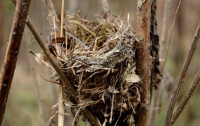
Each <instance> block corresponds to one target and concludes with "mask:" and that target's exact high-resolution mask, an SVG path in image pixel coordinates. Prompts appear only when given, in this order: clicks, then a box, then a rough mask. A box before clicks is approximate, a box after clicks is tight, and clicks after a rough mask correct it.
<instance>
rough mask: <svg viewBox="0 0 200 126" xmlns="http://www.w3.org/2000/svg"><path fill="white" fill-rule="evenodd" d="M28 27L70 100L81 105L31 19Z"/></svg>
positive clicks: (94, 122)
mask: <svg viewBox="0 0 200 126" xmlns="http://www.w3.org/2000/svg"><path fill="white" fill-rule="evenodd" d="M27 26H28V27H29V29H30V31H31V32H32V34H33V36H34V37H35V39H36V40H37V42H38V44H39V45H40V47H41V48H42V50H43V52H44V54H45V56H46V57H47V59H48V60H49V62H50V63H51V65H52V66H53V68H54V69H55V71H56V72H57V74H58V75H59V77H60V80H61V81H62V82H63V84H64V85H65V87H66V89H67V91H68V92H66V93H67V95H68V96H69V98H70V99H71V100H73V101H76V102H77V103H79V101H78V98H77V94H76V91H75V89H74V87H73V86H72V84H71V83H70V81H69V79H68V77H67V76H66V75H65V73H64V72H63V71H62V69H61V68H60V67H59V64H58V62H57V61H56V59H55V58H54V57H53V55H52V54H51V53H50V51H49V50H48V48H47V45H46V43H45V41H44V40H43V39H42V38H41V36H40V35H39V33H38V32H37V30H36V29H35V27H34V25H33V24H32V22H31V20H30V19H27ZM83 111H84V113H85V115H86V116H87V117H88V119H89V120H90V121H91V123H92V124H94V125H95V126H99V125H100V124H99V122H98V120H97V118H96V117H95V116H94V115H93V114H92V113H91V112H90V111H89V110H88V109H87V108H85V109H83Z"/></svg>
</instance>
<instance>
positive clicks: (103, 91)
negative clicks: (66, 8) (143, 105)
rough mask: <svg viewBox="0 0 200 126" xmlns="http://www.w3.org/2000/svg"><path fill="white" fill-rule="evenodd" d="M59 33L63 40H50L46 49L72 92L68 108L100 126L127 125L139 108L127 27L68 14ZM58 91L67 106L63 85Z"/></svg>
mask: <svg viewBox="0 0 200 126" xmlns="http://www.w3.org/2000/svg"><path fill="white" fill-rule="evenodd" d="M64 31H65V32H64V33H65V35H64V36H65V37H56V36H54V37H53V39H52V40H51V43H50V45H49V50H50V52H51V53H52V54H53V55H54V56H55V57H56V58H57V60H58V61H59V63H60V67H61V68H62V70H63V71H64V72H65V73H66V76H67V77H68V78H69V80H70V82H71V84H72V85H73V86H74V88H75V89H76V93H77V96H78V99H79V104H74V103H73V101H71V102H72V104H71V105H70V106H71V107H73V109H74V107H75V108H77V109H76V110H80V109H81V108H85V107H87V108H88V109H89V110H90V111H91V112H92V113H93V114H94V115H95V116H96V117H97V118H98V120H99V121H100V122H101V124H102V125H107V124H116V125H120V124H122V123H124V122H126V123H128V124H132V123H133V122H134V117H133V115H134V114H135V109H136V107H137V105H138V104H139V103H140V92H139V86H138V82H139V81H140V78H139V76H138V75H137V74H136V73H135V70H136V62H135V51H136V48H137V47H136V43H137V42H139V40H138V39H137V38H136V36H135V34H134V32H133V30H132V29H131V27H130V25H129V22H128V21H123V20H122V19H120V18H119V17H114V16H112V17H110V18H109V19H99V20H98V21H96V22H92V21H88V20H86V19H81V18H80V16H79V14H75V15H69V14H67V15H65V21H64ZM63 89H64V90H63V95H64V98H65V100H66V101H65V102H66V103H68V102H67V101H70V98H69V97H68V96H67V93H66V92H67V90H66V89H65V86H64V85H63ZM68 105H69V104H68ZM78 112H79V111H78ZM78 112H77V113H76V116H75V117H76V118H77V117H79V116H78V115H81V113H78Z"/></svg>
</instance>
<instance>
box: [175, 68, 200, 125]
mask: <svg viewBox="0 0 200 126" xmlns="http://www.w3.org/2000/svg"><path fill="white" fill-rule="evenodd" d="M199 84H200V69H199V71H198V72H197V74H196V76H195V78H194V80H193V82H192V84H191V86H190V88H189V89H188V90H187V92H186V94H185V95H184V97H183V98H182V99H181V102H180V103H179V106H178V108H177V109H176V111H175V112H174V114H173V116H172V120H171V121H172V124H173V123H174V122H175V121H176V120H177V118H178V117H179V116H180V114H181V113H182V111H183V110H184V108H185V106H186V105H187V103H188V101H189V100H190V98H191V96H192V94H193V93H194V90H195V89H197V87H198V86H199Z"/></svg>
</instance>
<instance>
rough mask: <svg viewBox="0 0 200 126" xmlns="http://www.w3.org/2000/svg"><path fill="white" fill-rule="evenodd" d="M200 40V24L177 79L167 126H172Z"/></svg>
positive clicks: (167, 117) (168, 112)
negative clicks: (178, 99)
mask: <svg viewBox="0 0 200 126" xmlns="http://www.w3.org/2000/svg"><path fill="white" fill-rule="evenodd" d="M199 38H200V23H199V24H198V27H197V30H196V33H195V35H194V38H193V41H192V43H191V47H190V49H189V51H188V53H187V56H186V58H185V61H184V63H183V66H182V68H181V72H180V74H179V76H178V79H177V82H176V85H177V87H176V89H175V90H174V93H173V95H172V97H171V100H170V102H169V107H168V110H167V115H166V119H165V126H171V118H172V113H173V110H174V107H175V104H176V101H177V98H178V95H179V93H180V90H181V87H182V85H183V80H184V78H185V74H186V72H187V70H188V67H189V65H190V62H191V60H192V56H193V54H194V51H195V49H196V46H197V43H198V41H199Z"/></svg>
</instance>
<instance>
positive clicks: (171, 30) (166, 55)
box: [161, 0, 182, 73]
mask: <svg viewBox="0 0 200 126" xmlns="http://www.w3.org/2000/svg"><path fill="white" fill-rule="evenodd" d="M181 3H182V0H179V3H178V6H177V8H176V12H175V15H174V19H173V23H172V27H171V29H170V34H169V41H168V43H167V47H166V49H165V50H166V53H165V60H164V63H163V66H162V69H161V73H162V72H163V70H164V68H165V64H166V62H167V58H168V54H169V47H170V44H171V39H172V33H173V30H174V25H175V22H176V17H177V14H178V11H179V8H180V6H181Z"/></svg>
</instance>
